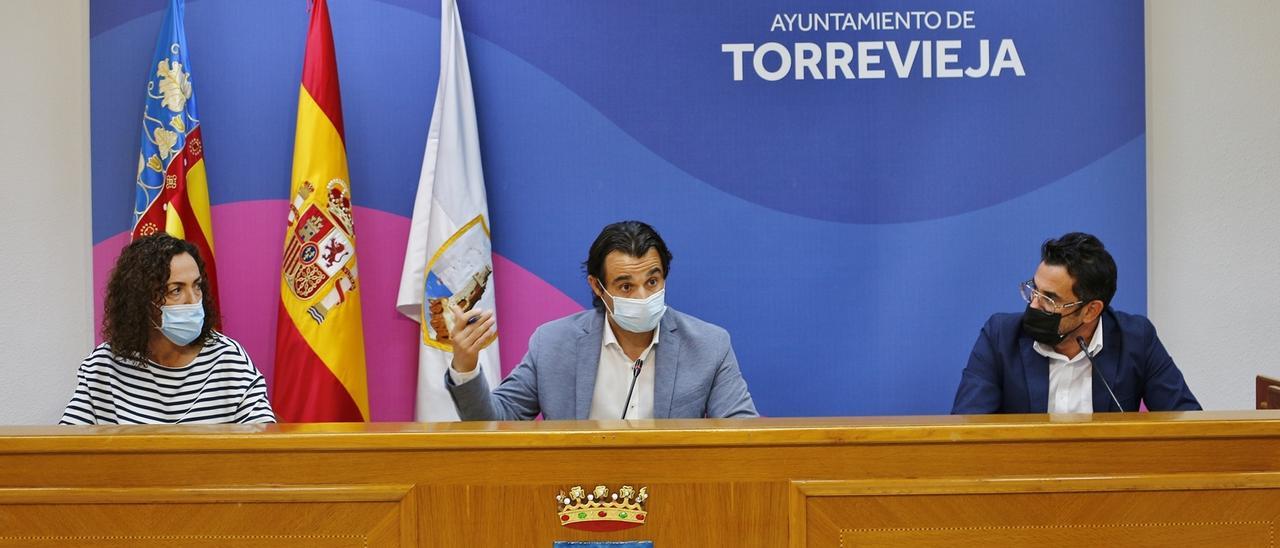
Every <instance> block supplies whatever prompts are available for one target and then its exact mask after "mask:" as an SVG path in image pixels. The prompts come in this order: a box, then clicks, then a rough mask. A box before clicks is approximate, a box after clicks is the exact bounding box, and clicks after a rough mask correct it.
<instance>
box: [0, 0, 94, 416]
mask: <svg viewBox="0 0 1280 548" xmlns="http://www.w3.org/2000/svg"><path fill="white" fill-rule="evenodd" d="M0 75H3V82H4V84H3V85H2V86H0V191H2V192H3V195H0V260H2V261H3V263H2V265H0V424H47V423H51V422H57V420H58V418H59V417H61V416H62V407H63V405H65V404H66V400H67V398H69V397H70V396H71V389H72V388H73V387H74V386H75V374H76V367H77V366H79V364H80V360H81V359H83V358H84V355H85V353H86V351H87V350H88V349H89V348H90V346H91V344H92V342H93V325H92V323H93V314H92V311H91V308H92V306H93V298H92V293H91V290H90V278H91V277H92V275H91V267H92V263H91V260H90V259H91V255H90V250H91V246H90V228H89V222H88V219H89V3H88V0H53V1H49V0H40V1H37V0H5V1H0Z"/></svg>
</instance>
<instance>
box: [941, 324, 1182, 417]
mask: <svg viewBox="0 0 1280 548" xmlns="http://www.w3.org/2000/svg"><path fill="white" fill-rule="evenodd" d="M1033 342H1034V341H1032V339H1031V337H1030V336H1029V335H1027V334H1025V333H1023V332H1022V314H995V315H993V316H991V319H989V320H987V325H985V326H983V327H982V333H980V334H979V335H978V342H976V343H974V345H973V352H972V353H971V354H969V364H968V365H966V366H965V368H964V373H963V374H962V375H961V377H960V388H959V389H957V390H956V401H955V403H954V404H953V405H952V406H951V413H952V414H957V415H959V414H978V413H1046V412H1048V407H1049V358H1046V357H1044V356H1041V355H1040V354H1037V353H1036V351H1035V349H1034V348H1032V347H1031V345H1032V343H1033ZM1093 366H1094V369H1095V372H1094V377H1093V410H1094V411H1095V412H1104V411H1118V410H1117V409H1116V406H1115V404H1114V403H1112V401H1111V396H1110V395H1109V394H1107V389H1106V388H1105V387H1104V386H1103V385H1102V383H1101V382H1098V375H1099V374H1101V375H1103V376H1104V377H1106V379H1107V382H1108V383H1111V389H1112V390H1114V391H1115V393H1116V399H1118V400H1120V405H1121V406H1123V407H1124V409H1123V411H1137V410H1138V402H1139V400H1141V401H1145V402H1146V404H1147V409H1150V410H1152V411H1188V410H1191V411H1194V410H1199V409H1200V403H1199V402H1197V401H1196V397H1195V396H1194V395H1192V394H1191V389H1190V388H1187V383H1186V381H1184V380H1183V379H1182V372H1181V371H1178V366H1176V365H1174V364H1173V358H1171V357H1169V353H1168V352H1166V351H1165V349H1164V345H1163V344H1160V338H1159V337H1157V336H1156V328H1155V326H1153V325H1151V321H1150V320H1148V319H1147V318H1145V317H1143V316H1138V315H1134V314H1125V313H1124V312H1118V311H1115V310H1112V309H1111V308H1110V307H1108V308H1107V309H1105V310H1104V311H1103V313H1102V352H1100V353H1098V355H1097V356H1095V357H1094V358H1093Z"/></svg>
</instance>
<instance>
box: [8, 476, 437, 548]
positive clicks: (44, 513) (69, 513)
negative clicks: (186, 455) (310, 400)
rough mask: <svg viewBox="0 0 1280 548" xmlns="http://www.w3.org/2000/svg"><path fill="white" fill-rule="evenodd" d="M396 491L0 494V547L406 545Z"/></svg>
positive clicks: (403, 508) (404, 513)
mask: <svg viewBox="0 0 1280 548" xmlns="http://www.w3.org/2000/svg"><path fill="white" fill-rule="evenodd" d="M416 518H417V515H416V509H415V508H414V506H413V496H412V492H411V490H410V488H408V487H405V486H351V487H345V486H314V487H297V486H293V487H289V486H260V487H242V488H200V489H192V488H172V489H165V488H151V487H146V488H83V489H76V488H56V489H44V488H33V489H24V488H8V489H0V547H9V546H14V547H17V546H24V547H25V546H50V547H52V546H68V545H92V546H130V547H134V546H148V547H150V546H196V547H205V546H208V547H214V546H229V545H234V546H282V545H293V546H317V547H357V546H360V547H363V546H414V545H415V544H416V535H417V523H416Z"/></svg>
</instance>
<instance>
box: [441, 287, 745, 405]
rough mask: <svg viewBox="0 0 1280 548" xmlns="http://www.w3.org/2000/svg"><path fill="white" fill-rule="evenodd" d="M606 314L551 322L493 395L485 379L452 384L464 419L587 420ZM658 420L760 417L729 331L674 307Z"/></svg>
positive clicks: (656, 391) (448, 382) (658, 386)
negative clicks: (743, 376)
mask: <svg viewBox="0 0 1280 548" xmlns="http://www.w3.org/2000/svg"><path fill="white" fill-rule="evenodd" d="M604 329H605V321H604V311H603V310H599V309H592V310H584V311H582V312H578V313H576V314H573V315H571V316H567V317H564V318H560V319H558V320H554V321H551V322H547V323H545V324H543V325H542V326H540V327H538V329H537V330H536V331H534V332H533V336H532V337H530V338H529V352H528V353H527V354H525V356H524V359H523V360H521V361H520V365H518V366H516V368H515V369H514V370H512V371H511V374H510V375H507V378H505V379H503V380H502V383H501V384H499V385H498V388H497V389H496V390H494V391H493V392H492V393H490V392H489V384H488V382H486V381H485V379H484V375H480V376H478V377H475V378H473V379H471V380H470V381H468V382H465V383H462V384H461V385H457V384H454V383H453V379H452V378H450V377H449V372H448V371H446V372H445V386H446V387H447V388H448V389H449V394H450V395H452V396H453V403H454V405H456V406H457V407H458V416H459V417H461V418H462V420H529V419H532V418H534V417H536V416H538V414H539V413H541V414H542V418H544V419H549V420H554V419H586V418H587V415H588V414H589V413H590V412H591V396H592V394H593V393H594V391H595V385H596V370H597V369H598V368H599V365H600V341H601V339H602V337H603V336H604ZM659 329H661V330H662V334H661V337H660V338H659V342H658V347H657V352H658V355H657V362H656V367H657V369H656V370H655V371H654V381H653V416H654V418H658V419H666V418H703V417H708V418H721V417H756V416H759V415H758V414H757V413H756V407H755V404H754V403H752V402H751V394H750V393H749V392H747V382H746V381H745V380H743V378H742V372H741V371H739V370H738V359H737V357H735V356H734V355H733V346H732V345H731V344H730V343H729V333H728V332H727V331H725V330H724V329H722V328H720V327H717V326H715V325H712V324H709V323H707V322H704V321H702V320H699V319H697V318H694V317H693V316H689V315H687V314H682V313H680V312H677V311H676V310H675V309H674V308H667V312H666V314H664V315H663V316H662V323H661V325H660V326H659Z"/></svg>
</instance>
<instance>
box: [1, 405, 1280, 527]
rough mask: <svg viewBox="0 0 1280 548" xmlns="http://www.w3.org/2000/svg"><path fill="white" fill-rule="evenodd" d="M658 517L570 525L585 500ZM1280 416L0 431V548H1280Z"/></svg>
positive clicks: (1202, 414)
mask: <svg viewBox="0 0 1280 548" xmlns="http://www.w3.org/2000/svg"><path fill="white" fill-rule="evenodd" d="M599 484H604V485H607V486H608V487H609V488H610V489H611V490H616V489H617V488H618V487H620V486H621V485H623V484H628V485H632V486H634V487H635V488H637V489H638V488H639V487H641V486H644V487H647V488H648V492H649V495H650V498H649V500H648V501H647V508H646V511H647V513H648V514H647V516H646V517H647V521H646V523H645V524H644V525H642V526H640V527H636V528H633V529H628V530H625V531H618V532H611V533H590V532H583V531H577V530H572V529H568V528H565V527H562V526H561V525H560V522H559V519H558V518H559V516H558V514H557V504H556V500H555V495H556V494H557V493H558V492H560V491H562V490H564V491H568V490H569V488H570V487H572V486H575V485H581V486H583V487H584V488H585V489H586V490H587V491H590V490H591V489H592V488H593V487H594V486H595V485H599ZM1278 515H1280V411H1242V412H1196V413H1142V414H1138V413H1129V414H1104V415H1096V416H1089V415H1061V416H1048V415H1006V416H973V417H949V416H942V417H874V418H791V419H755V420H706V421H700V420H661V421H625V422H624V421H598V422H597V421H546V422H523V423H508V422H480V423H437V424H417V423H414V424H388V423H383V424H314V425H300V424H299V425H280V426H263V427H259V426H209V427H199V426H135V427H107V426H103V427H0V546H24V547H25V546H37V547H44V546H59V547H61V546H68V545H93V546H122V547H123V546H130V547H133V546H197V547H199V546H281V545H285V546H379V547H381V546H447V547H455V546H486V547H487V546H533V547H546V548H549V547H550V546H551V543H552V541H553V540H638V539H651V540H653V541H654V542H655V547H657V548H670V547H684V546H713V547H737V546H760V547H771V548H773V547H782V546H793V547H801V546H855V545H856V546H898V545H903V546H906V545H911V546H920V545H956V546H979V545H988V546H990V545H1001V546H1014V545H1032V544H1034V545H1038V546H1059V545H1060V546H1104V545H1115V546H1120V545H1124V546H1142V545H1149V546H1180V545H1196V546H1207V545H1227V546H1273V545H1274V543H1275V542H1276V541H1277V539H1276V534H1277V532H1276V530H1275V529H1276V523H1277V516H1278Z"/></svg>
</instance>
